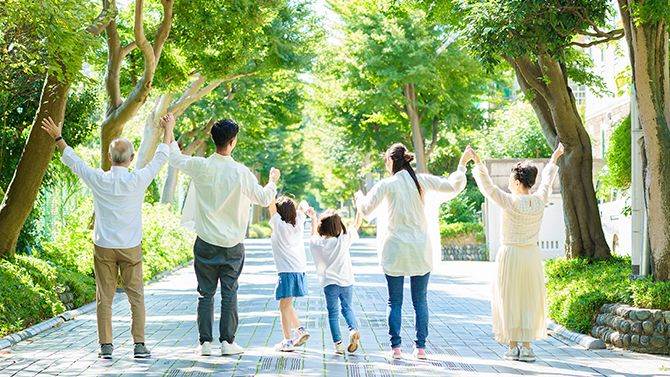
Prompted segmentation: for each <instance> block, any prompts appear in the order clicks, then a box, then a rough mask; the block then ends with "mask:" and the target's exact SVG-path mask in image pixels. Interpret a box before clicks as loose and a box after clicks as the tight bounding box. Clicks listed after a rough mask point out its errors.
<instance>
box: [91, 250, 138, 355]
mask: <svg viewBox="0 0 670 377" xmlns="http://www.w3.org/2000/svg"><path fill="white" fill-rule="evenodd" d="M93 246H94V248H93V269H94V271H95V283H96V293H95V300H96V307H97V315H98V343H100V344H110V343H112V339H113V338H114V336H113V335H112V301H113V300H114V294H115V293H116V284H117V281H118V276H119V271H121V282H122V283H123V289H124V290H125V292H126V296H127V297H128V302H129V303H130V314H131V324H130V333H131V334H132V336H133V342H134V343H144V324H145V322H146V318H145V315H146V313H145V309H144V280H143V279H142V244H139V245H137V246H135V247H133V248H130V249H107V248H104V247H100V246H97V245H93Z"/></svg>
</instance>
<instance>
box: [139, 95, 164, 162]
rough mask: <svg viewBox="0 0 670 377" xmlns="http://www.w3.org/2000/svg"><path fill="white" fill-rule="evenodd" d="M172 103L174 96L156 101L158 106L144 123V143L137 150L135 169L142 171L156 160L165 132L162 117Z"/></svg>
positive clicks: (161, 97)
mask: <svg viewBox="0 0 670 377" xmlns="http://www.w3.org/2000/svg"><path fill="white" fill-rule="evenodd" d="M170 101H172V94H169V93H168V94H163V95H161V96H160V97H158V98H157V99H156V104H155V105H154V107H153V109H151V112H150V113H149V115H147V119H146V120H145V123H144V132H143V134H142V142H141V143H140V147H139V148H138V149H137V159H136V162H135V169H142V168H143V167H145V166H147V164H148V163H149V162H150V161H151V159H153V158H154V155H155V154H156V148H157V147H158V144H160V143H161V141H162V138H163V134H164V133H165V131H164V130H163V128H161V126H160V124H159V121H160V118H161V117H162V116H164V115H165V114H167V108H168V105H170Z"/></svg>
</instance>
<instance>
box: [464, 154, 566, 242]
mask: <svg viewBox="0 0 670 377" xmlns="http://www.w3.org/2000/svg"><path fill="white" fill-rule="evenodd" d="M557 172H558V166H557V165H556V164H552V163H549V164H547V165H545V167H544V169H543V170H542V180H541V181H540V186H539V187H538V189H537V191H536V192H534V193H533V194H528V195H514V194H509V193H507V192H505V191H503V190H501V189H500V188H499V187H498V186H496V185H495V184H494V183H493V180H491V176H490V175H489V171H488V169H486V166H484V164H482V163H478V164H475V168H474V169H473V170H472V175H473V176H474V177H475V180H476V181H477V186H479V190H480V191H481V192H482V194H484V196H485V197H487V198H488V199H489V200H492V201H493V202H494V203H495V204H497V205H499V206H500V208H502V210H503V212H502V228H501V233H502V244H503V245H518V246H528V245H535V244H537V241H538V239H539V234H540V226H541V225H542V216H543V215H544V206H545V205H546V204H547V198H548V196H549V193H551V187H552V184H553V182H554V178H555V177H556V173H557Z"/></svg>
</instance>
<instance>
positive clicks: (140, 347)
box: [135, 343, 151, 359]
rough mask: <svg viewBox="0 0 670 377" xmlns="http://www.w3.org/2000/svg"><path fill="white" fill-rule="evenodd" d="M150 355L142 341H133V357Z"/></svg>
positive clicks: (142, 357) (141, 357) (139, 357)
mask: <svg viewBox="0 0 670 377" xmlns="http://www.w3.org/2000/svg"><path fill="white" fill-rule="evenodd" d="M149 356H151V352H149V349H147V347H146V346H145V345H144V343H135V358H136V359H144V358H145V357H149Z"/></svg>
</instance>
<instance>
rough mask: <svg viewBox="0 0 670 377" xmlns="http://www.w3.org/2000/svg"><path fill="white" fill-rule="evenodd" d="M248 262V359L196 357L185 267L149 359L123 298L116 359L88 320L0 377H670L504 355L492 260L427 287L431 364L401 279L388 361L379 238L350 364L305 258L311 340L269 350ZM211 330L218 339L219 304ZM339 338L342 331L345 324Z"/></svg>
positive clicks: (32, 345)
mask: <svg viewBox="0 0 670 377" xmlns="http://www.w3.org/2000/svg"><path fill="white" fill-rule="evenodd" d="M245 244H246V252H247V254H246V255H247V259H246V263H245V266H244V271H243V273H242V277H241V278H240V290H239V298H238V301H239V307H240V327H239V332H238V334H237V339H236V342H237V343H238V344H239V345H241V346H243V347H245V348H246V352H245V353H244V354H243V355H237V356H227V357H221V356H217V355H218V352H219V347H218V342H217V343H216V344H215V347H213V348H214V349H213V352H212V353H213V356H209V357H203V356H199V355H197V354H196V353H195V350H196V349H197V347H198V333H197V329H196V325H195V319H196V318H195V312H196V299H197V294H196V279H195V274H194V272H193V269H192V267H191V268H184V269H182V270H180V271H178V272H177V273H175V274H173V275H171V276H168V277H166V278H165V279H164V280H162V281H159V282H157V283H154V284H152V285H150V286H148V287H146V308H147V329H146V334H147V346H148V347H149V348H150V349H151V350H152V355H151V358H148V359H139V360H135V359H133V357H132V351H133V347H132V346H133V344H132V339H131V338H130V332H129V326H130V316H129V307H128V303H127V301H126V299H125V296H124V295H119V296H120V297H118V298H117V299H116V300H115V303H114V318H113V319H114V336H115V338H114V346H115V348H116V349H115V350H114V358H113V359H112V360H100V359H98V357H97V353H98V344H97V335H96V317H95V313H91V314H88V315H83V316H80V317H78V318H77V319H75V320H72V321H70V322H66V323H64V324H63V325H61V326H59V327H57V328H53V329H51V330H48V331H46V332H43V333H41V334H39V335H37V336H35V337H33V338H31V339H28V340H26V341H23V342H20V343H18V344H17V345H15V346H14V347H12V348H9V349H6V350H5V351H6V352H8V353H6V354H3V355H0V375H1V376H35V375H40V376H55V375H59V376H79V375H81V376H97V375H105V376H169V377H182V376H184V377H186V376H189V377H190V376H192V377H205V376H210V375H211V376H253V375H264V376H272V375H278V374H281V375H302V376H335V377H340V376H350V377H377V376H379V377H391V376H488V375H496V376H497V375H519V374H522V375H553V376H601V375H605V376H657V375H658V376H661V375H662V376H670V372H669V371H666V367H668V368H670V358H668V357H662V356H652V355H644V354H636V353H632V352H627V351H623V350H598V351H588V350H585V349H584V348H583V347H581V346H578V345H575V344H573V343H571V342H568V341H562V340H560V339H556V338H553V337H549V338H548V339H546V340H544V341H539V342H535V343H533V348H534V350H535V353H536V354H537V357H538V360H537V361H536V362H535V363H522V362H512V361H506V360H503V359H502V355H503V352H504V350H505V346H503V345H500V344H498V343H496V342H495V341H494V340H493V336H492V333H491V317H490V302H489V300H490V279H491V278H492V276H493V274H494V265H493V263H489V262H442V263H441V264H440V266H439V267H438V268H437V271H435V272H434V273H433V274H432V276H431V283H430V285H429V288H430V289H429V294H428V301H429V304H428V305H429V309H430V327H429V332H430V334H429V337H428V347H427V353H428V357H429V358H428V361H423V362H419V361H416V360H413V359H412V357H411V352H412V341H411V339H412V333H413V311H412V305H411V300H410V297H409V296H410V295H409V289H408V284H409V282H408V280H406V282H405V287H406V290H405V301H404V303H403V310H404V313H403V348H402V350H403V353H404V356H405V358H404V359H403V360H400V361H393V362H390V361H388V360H387V359H385V358H384V354H385V353H386V352H387V351H388V349H389V339H388V335H387V327H386V299H387V297H386V285H385V280H384V276H383V274H382V272H381V270H380V268H379V267H378V266H377V257H376V251H375V247H374V246H375V242H374V239H365V240H362V241H361V242H359V243H357V244H356V245H355V246H354V248H353V250H352V259H353V263H354V272H355V275H356V285H355V298H354V301H355V302H354V307H355V308H354V310H355V313H356V315H357V318H358V322H359V331H360V332H361V335H362V338H361V347H360V348H359V351H357V352H356V354H354V355H348V356H346V357H342V356H336V355H334V354H333V344H332V340H331V336H330V331H329V329H328V321H327V312H326V309H325V300H324V299H323V295H322V293H321V291H320V289H319V285H318V280H317V277H316V273H315V270H314V266H313V264H312V263H311V260H310V259H311V258H309V253H308V261H309V263H308V277H309V288H310V289H309V292H310V294H309V296H308V297H306V298H300V299H298V300H297V304H296V309H297V310H298V313H299V314H300V318H301V321H303V323H304V325H305V327H306V328H307V330H308V331H309V332H310V334H311V338H310V339H309V340H308V341H307V343H306V345H305V347H301V348H300V350H299V351H296V352H291V353H279V352H276V351H274V349H273V346H274V344H276V343H278V342H280V341H281V339H282V332H281V325H280V322H279V320H278V318H277V315H278V310H277V309H278V302H277V301H275V300H274V298H273V292H274V285H275V282H276V279H277V277H276V271H275V267H274V263H273V259H272V255H271V252H270V242H269V240H247V241H245ZM219 299H220V296H218V298H217V301H216V303H215V309H216V310H217V314H216V318H217V322H216V323H215V328H214V332H215V333H217V331H218V308H217V306H218V304H219V302H220V301H219ZM341 329H342V333H343V335H345V334H346V325H345V324H344V321H343V320H342V321H341Z"/></svg>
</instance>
